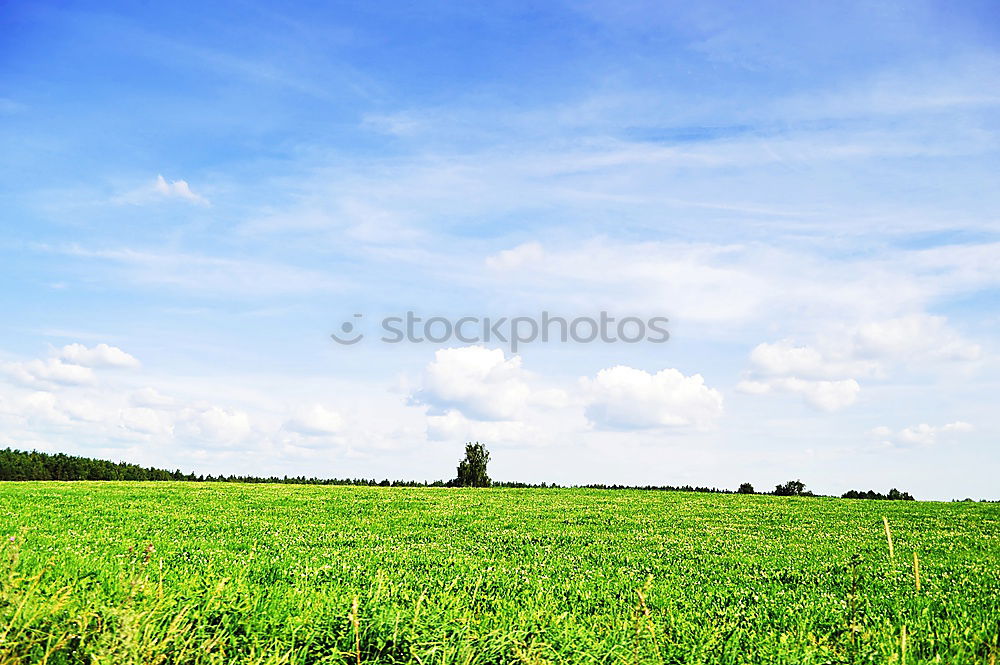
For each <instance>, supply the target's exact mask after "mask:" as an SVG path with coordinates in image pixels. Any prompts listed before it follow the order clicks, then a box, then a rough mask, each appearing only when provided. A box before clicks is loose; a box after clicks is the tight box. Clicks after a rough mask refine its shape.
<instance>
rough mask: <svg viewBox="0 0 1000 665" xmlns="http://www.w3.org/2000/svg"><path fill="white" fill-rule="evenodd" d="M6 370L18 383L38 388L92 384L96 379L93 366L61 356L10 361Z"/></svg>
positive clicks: (5, 367)
mask: <svg viewBox="0 0 1000 665" xmlns="http://www.w3.org/2000/svg"><path fill="white" fill-rule="evenodd" d="M4 371H5V372H6V374H7V375H8V376H9V377H10V378H11V379H13V380H14V381H16V382H17V383H20V384H22V385H26V386H31V387H36V388H45V387H53V386H55V385H63V386H80V385H90V384H93V383H95V381H96V377H95V375H94V370H92V369H91V368H89V367H82V366H80V365H74V364H72V363H66V362H63V361H62V360H60V359H59V358H48V359H46V360H27V361H24V362H16V363H8V364H7V365H5V366H4Z"/></svg>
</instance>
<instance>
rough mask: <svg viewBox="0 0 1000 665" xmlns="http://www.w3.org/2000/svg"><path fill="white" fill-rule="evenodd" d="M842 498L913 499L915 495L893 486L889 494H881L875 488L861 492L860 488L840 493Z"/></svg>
mask: <svg viewBox="0 0 1000 665" xmlns="http://www.w3.org/2000/svg"><path fill="white" fill-rule="evenodd" d="M840 498H841V499H880V500H883V501H913V496H912V495H911V494H910V493H909V492H900V491H899V490H898V489H896V488H895V487H893V488H892V489H891V490H889V493H888V494H881V493H879V492H876V491H875V490H868V491H867V492H861V491H859V490H850V491H848V492H844V493H843V494H841V495H840Z"/></svg>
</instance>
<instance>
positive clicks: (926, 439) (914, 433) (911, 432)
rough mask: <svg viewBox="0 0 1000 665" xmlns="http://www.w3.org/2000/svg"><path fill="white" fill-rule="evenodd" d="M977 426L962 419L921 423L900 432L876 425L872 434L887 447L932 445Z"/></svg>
mask: <svg viewBox="0 0 1000 665" xmlns="http://www.w3.org/2000/svg"><path fill="white" fill-rule="evenodd" d="M974 429H975V428H974V427H973V426H972V425H971V424H969V423H967V422H963V421H961V420H956V421H955V422H953V423H947V424H945V425H938V426H934V425H928V424H927V423H920V424H919V425H911V426H910V427H905V428H903V429H901V430H899V431H898V432H893V431H892V429H891V428H889V427H886V426H884V425H883V426H880V427H876V428H874V429H873V430H872V431H871V434H872V435H874V436H876V437H878V438H879V439H880V440H881V443H882V445H883V446H887V447H900V448H905V447H912V446H932V445H934V444H935V443H938V441H939V440H940V439H942V438H950V437H951V436H954V435H956V434H966V433H968V432H971V431H973V430H974Z"/></svg>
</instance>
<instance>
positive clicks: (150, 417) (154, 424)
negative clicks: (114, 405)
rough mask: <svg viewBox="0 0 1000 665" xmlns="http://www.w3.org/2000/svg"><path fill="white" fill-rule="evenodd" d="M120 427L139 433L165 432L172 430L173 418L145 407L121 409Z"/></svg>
mask: <svg viewBox="0 0 1000 665" xmlns="http://www.w3.org/2000/svg"><path fill="white" fill-rule="evenodd" d="M119 418H120V420H121V422H120V427H121V428H122V429H126V430H129V431H132V432H138V433H139V434H152V435H157V434H167V435H172V434H173V432H174V424H173V422H172V421H173V419H172V418H171V417H170V416H169V415H168V414H165V413H163V412H162V411H157V410H156V409H150V408H146V407H135V408H128V409H122V410H121V413H120V414H119Z"/></svg>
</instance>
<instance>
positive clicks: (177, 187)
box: [153, 175, 208, 205]
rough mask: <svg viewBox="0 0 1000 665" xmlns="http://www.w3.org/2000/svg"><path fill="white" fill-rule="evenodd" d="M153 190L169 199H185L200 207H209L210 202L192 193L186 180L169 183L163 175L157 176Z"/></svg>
mask: <svg viewBox="0 0 1000 665" xmlns="http://www.w3.org/2000/svg"><path fill="white" fill-rule="evenodd" d="M153 189H154V191H156V192H157V193H158V194H160V195H162V196H164V197H167V198H177V199H183V200H185V201H190V202H191V203H197V204H199V205H208V200H207V199H205V198H204V197H202V196H199V195H198V194H195V193H194V192H192V191H191V187H190V185H188V183H187V181H186V180H173V181H169V182H168V181H167V179H166V178H164V177H163V176H162V175H158V176H156V182H155V183H154V184H153Z"/></svg>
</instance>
